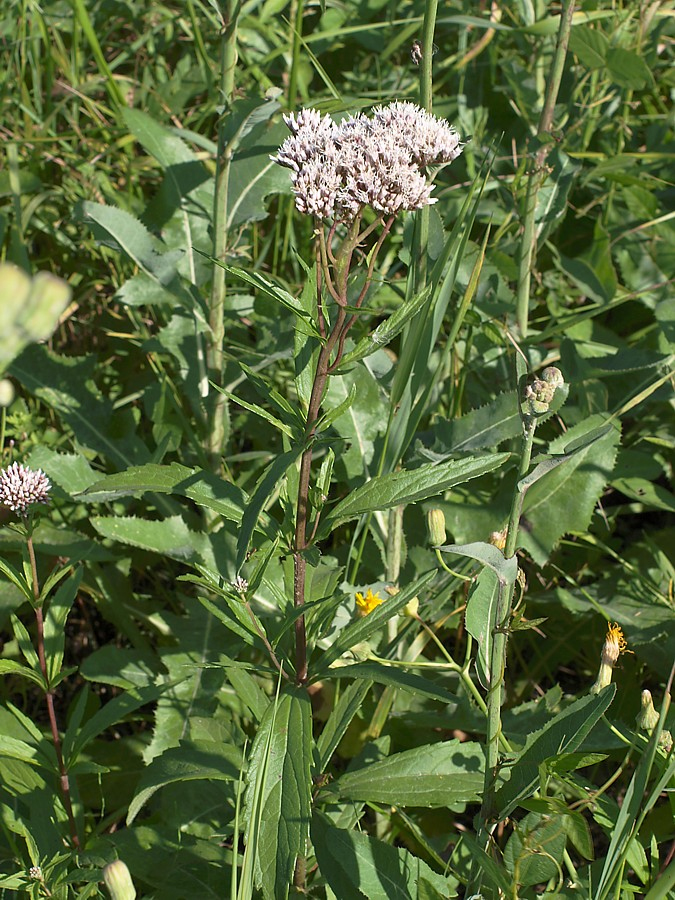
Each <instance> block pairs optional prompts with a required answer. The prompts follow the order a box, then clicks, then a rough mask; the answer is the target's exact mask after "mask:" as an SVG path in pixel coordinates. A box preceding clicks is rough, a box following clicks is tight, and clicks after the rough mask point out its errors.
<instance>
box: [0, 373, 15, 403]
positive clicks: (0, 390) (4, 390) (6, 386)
mask: <svg viewBox="0 0 675 900" xmlns="http://www.w3.org/2000/svg"><path fill="white" fill-rule="evenodd" d="M13 399H14V386H13V385H12V382H11V381H10V380H9V378H0V406H9V405H10V403H11V402H12V400H13Z"/></svg>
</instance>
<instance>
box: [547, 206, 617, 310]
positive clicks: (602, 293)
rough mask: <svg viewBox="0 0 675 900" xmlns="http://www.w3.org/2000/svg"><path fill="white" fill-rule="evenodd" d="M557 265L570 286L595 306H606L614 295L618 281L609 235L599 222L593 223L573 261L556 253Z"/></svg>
mask: <svg viewBox="0 0 675 900" xmlns="http://www.w3.org/2000/svg"><path fill="white" fill-rule="evenodd" d="M560 263H561V265H562V268H563V271H564V272H565V273H566V274H567V275H568V276H569V277H570V278H571V279H572V281H573V282H574V284H575V285H576V286H577V287H578V288H580V289H581V291H582V292H583V293H584V294H586V295H587V296H589V297H592V298H593V300H597V301H598V303H603V304H604V303H609V301H610V300H611V299H612V298H613V297H614V295H615V294H616V289H617V285H618V280H617V277H616V271H615V269H614V263H613V261H612V253H611V246H610V236H609V234H608V232H607V231H606V230H605V228H604V227H603V226H602V224H601V222H600V220H596V223H595V227H594V230H593V240H592V241H591V244H590V246H589V247H588V248H587V249H586V250H585V251H584V252H583V253H581V254H579V256H575V257H574V258H571V257H568V256H564V255H563V254H560Z"/></svg>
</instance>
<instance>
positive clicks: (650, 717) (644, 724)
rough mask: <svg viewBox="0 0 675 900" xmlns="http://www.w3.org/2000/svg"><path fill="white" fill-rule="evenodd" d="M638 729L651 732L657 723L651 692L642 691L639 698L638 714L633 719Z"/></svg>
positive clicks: (657, 718)
mask: <svg viewBox="0 0 675 900" xmlns="http://www.w3.org/2000/svg"><path fill="white" fill-rule="evenodd" d="M635 722H636V724H637V727H638V728H642V729H643V730H644V731H653V730H654V729H655V728H656V726H657V725H658V722H659V714H658V713H657V711H656V710H655V709H654V701H653V700H652V694H651V691H643V692H642V696H641V697H640V712H639V713H638V714H637V716H636V717H635Z"/></svg>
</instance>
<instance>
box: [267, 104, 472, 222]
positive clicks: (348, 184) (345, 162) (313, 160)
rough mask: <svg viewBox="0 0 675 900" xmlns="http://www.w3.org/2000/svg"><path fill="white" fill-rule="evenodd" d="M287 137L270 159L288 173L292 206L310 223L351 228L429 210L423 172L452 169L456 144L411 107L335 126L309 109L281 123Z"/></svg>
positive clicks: (447, 129) (447, 131)
mask: <svg viewBox="0 0 675 900" xmlns="http://www.w3.org/2000/svg"><path fill="white" fill-rule="evenodd" d="M284 121H285V122H286V124H287V125H288V127H289V129H290V131H291V132H292V134H291V137H289V138H287V139H286V140H285V141H284V142H283V144H282V145H281V147H280V148H279V152H278V153H277V155H276V156H272V157H271V159H272V160H274V162H276V163H278V164H279V165H281V166H285V167H286V168H288V169H290V170H291V179H292V182H293V192H294V194H295V205H296V207H297V208H298V210H299V211H300V212H302V213H306V214H307V215H311V216H313V217H314V218H316V219H329V218H332V219H336V220H339V221H345V222H351V221H352V220H353V219H354V218H355V217H356V216H357V214H358V213H359V212H360V210H361V209H362V208H363V207H364V206H371V207H372V208H373V209H374V210H375V211H376V212H377V213H380V214H381V215H395V214H396V213H398V212H399V211H400V210H413V209H421V208H422V207H423V206H428V205H429V204H431V203H435V202H436V200H435V198H433V197H432V196H431V190H432V187H433V186H432V184H431V183H430V182H429V181H428V180H427V177H426V174H425V172H424V171H423V170H424V169H426V167H427V166H432V165H442V164H445V163H449V162H452V160H454V159H456V158H457V157H458V156H459V154H460V153H461V152H462V149H463V146H464V145H463V144H462V143H461V142H460V139H459V135H458V134H457V132H456V131H455V129H454V128H452V126H450V125H449V124H448V123H447V122H446V121H444V120H443V119H437V118H436V117H435V116H432V115H431V114H430V113H428V112H426V111H425V110H423V109H420V108H419V107H418V106H416V105H415V104H414V103H407V102H406V103H399V102H396V103H391V104H389V106H379V107H376V109H375V110H374V111H373V115H372V117H371V118H369V117H368V116H365V115H363V114H362V113H359V114H358V115H356V116H351V117H350V118H349V119H346V120H345V121H343V122H341V123H340V124H336V123H335V122H333V120H332V119H331V117H330V116H323V117H322V116H321V114H320V113H319V111H318V110H316V109H305V110H302V111H301V112H299V113H297V115H294V114H293V113H291V114H290V115H288V116H284Z"/></svg>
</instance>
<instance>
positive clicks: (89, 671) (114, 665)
mask: <svg viewBox="0 0 675 900" xmlns="http://www.w3.org/2000/svg"><path fill="white" fill-rule="evenodd" d="M79 673H80V675H81V676H82V677H83V678H86V679H87V680H88V681H96V682H100V683H101V684H111V685H113V686H114V687H117V688H121V689H122V690H129V689H131V688H140V687H148V685H150V684H152V683H153V682H154V681H155V679H156V678H157V675H158V672H157V671H156V670H153V669H151V668H150V666H149V665H148V663H147V660H146V657H145V654H143V653H141V652H140V651H138V650H132V649H130V648H128V647H115V646H114V645H112V644H108V645H107V646H105V647H99V649H98V650H94V652H93V653H90V654H89V656H87V658H86V659H85V660H84V662H83V663H82V665H81V666H80V669H79Z"/></svg>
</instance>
